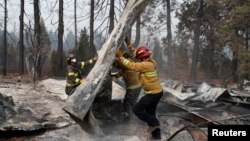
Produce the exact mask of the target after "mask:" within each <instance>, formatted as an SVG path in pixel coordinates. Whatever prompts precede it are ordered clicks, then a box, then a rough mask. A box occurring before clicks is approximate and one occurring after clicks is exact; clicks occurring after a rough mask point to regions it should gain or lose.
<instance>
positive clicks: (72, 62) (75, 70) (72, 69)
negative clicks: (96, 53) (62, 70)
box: [65, 54, 97, 96]
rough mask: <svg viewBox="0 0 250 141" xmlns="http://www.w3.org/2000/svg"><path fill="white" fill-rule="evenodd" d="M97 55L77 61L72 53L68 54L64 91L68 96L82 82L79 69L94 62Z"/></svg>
mask: <svg viewBox="0 0 250 141" xmlns="http://www.w3.org/2000/svg"><path fill="white" fill-rule="evenodd" d="M96 60H97V57H94V58H93V59H90V60H88V61H86V62H77V61H76V58H75V55H74V54H69V56H68V58H67V64H68V66H67V74H66V75H67V82H66V88H65V92H66V94H67V95H68V96H70V95H71V94H72V93H73V92H74V91H75V89H76V87H77V86H79V85H80V84H81V82H82V76H81V70H82V69H83V68H84V67H85V66H86V65H89V64H92V63H94V62H95V61H96Z"/></svg>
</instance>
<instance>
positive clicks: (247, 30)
mask: <svg viewBox="0 0 250 141" xmlns="http://www.w3.org/2000/svg"><path fill="white" fill-rule="evenodd" d="M248 46H249V26H247V27H246V50H248Z"/></svg>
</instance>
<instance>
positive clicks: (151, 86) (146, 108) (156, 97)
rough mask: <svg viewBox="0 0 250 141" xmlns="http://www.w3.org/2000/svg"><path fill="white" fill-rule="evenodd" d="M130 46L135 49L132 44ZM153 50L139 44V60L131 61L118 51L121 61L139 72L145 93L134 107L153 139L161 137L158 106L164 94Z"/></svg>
mask: <svg viewBox="0 0 250 141" xmlns="http://www.w3.org/2000/svg"><path fill="white" fill-rule="evenodd" d="M127 44H128V47H129V48H130V49H131V50H132V51H133V50H135V49H133V48H132V47H131V44H129V43H128V42H127ZM151 54H152V53H151V52H150V50H149V48H148V47H147V46H144V45H143V46H139V47H138V48H137V50H136V51H135V55H136V59H137V60H138V62H133V61H130V60H128V59H126V58H124V57H123V56H122V53H121V51H120V50H117V51H116V57H117V58H118V60H119V62H120V63H121V64H122V65H124V66H125V67H127V68H128V69H131V70H134V71H137V72H139V80H140V83H141V84H142V87H143V89H144V93H145V95H144V96H143V97H142V98H141V99H140V100H139V102H138V103H136V105H135V106H134V108H133V112H134V113H135V115H136V116H137V117H138V118H139V119H141V120H142V121H144V122H146V123H147V124H148V126H149V128H148V132H149V133H151V135H152V137H153V139H161V131H160V127H159V126H160V123H159V121H158V119H157V117H156V107H157V105H158V103H159V101H160V99H161V97H162V95H163V90H162V86H161V84H160V80H159V77H158V73H157V66H156V62H155V61H154V60H153V59H152V58H151Z"/></svg>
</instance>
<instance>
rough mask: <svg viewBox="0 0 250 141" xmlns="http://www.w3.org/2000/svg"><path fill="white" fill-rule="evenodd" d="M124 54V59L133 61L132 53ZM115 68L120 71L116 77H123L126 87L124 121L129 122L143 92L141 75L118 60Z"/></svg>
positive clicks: (123, 110)
mask: <svg viewBox="0 0 250 141" xmlns="http://www.w3.org/2000/svg"><path fill="white" fill-rule="evenodd" d="M122 54H123V55H122V56H123V57H124V58H126V59H129V60H132V55H131V53H129V52H123V53H122ZM114 66H115V67H116V68H117V69H119V70H118V73H117V74H116V75H115V77H122V78H123V80H124V82H125V85H126V94H125V97H124V100H123V109H122V116H123V119H124V121H129V120H130V116H131V110H132V108H133V107H134V106H135V104H136V102H137V99H138V97H139V94H140V92H141V83H140V81H139V73H138V72H136V71H133V70H131V69H128V68H127V67H125V66H123V65H122V64H120V63H119V62H118V60H115V62H114Z"/></svg>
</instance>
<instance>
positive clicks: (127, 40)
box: [124, 36, 130, 44]
mask: <svg viewBox="0 0 250 141" xmlns="http://www.w3.org/2000/svg"><path fill="white" fill-rule="evenodd" d="M124 41H125V43H126V44H128V43H129V42H130V41H129V39H128V36H126V37H125V39H124Z"/></svg>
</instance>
